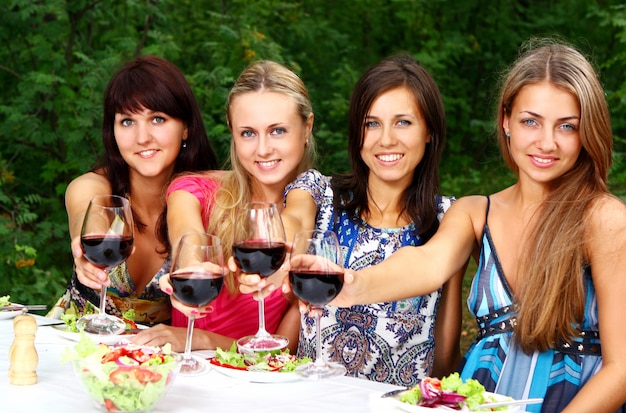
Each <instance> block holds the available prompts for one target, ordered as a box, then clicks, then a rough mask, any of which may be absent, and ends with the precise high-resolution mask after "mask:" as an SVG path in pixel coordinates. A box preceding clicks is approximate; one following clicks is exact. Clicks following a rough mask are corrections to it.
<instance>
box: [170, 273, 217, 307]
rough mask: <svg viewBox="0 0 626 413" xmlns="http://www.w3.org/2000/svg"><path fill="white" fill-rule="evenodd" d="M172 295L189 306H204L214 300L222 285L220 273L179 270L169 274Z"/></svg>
mask: <svg viewBox="0 0 626 413" xmlns="http://www.w3.org/2000/svg"><path fill="white" fill-rule="evenodd" d="M170 280H171V281H172V287H173V290H174V292H173V293H174V297H176V298H177V299H178V301H180V302H182V303H183V304H185V305H189V306H194V307H198V306H204V305H207V304H208V303H210V302H211V301H213V300H215V299H216V298H217V296H218V295H219V293H220V291H221V290H222V286H223V285H224V276H223V275H222V274H210V273H200V272H195V271H192V272H179V273H175V274H171V275H170Z"/></svg>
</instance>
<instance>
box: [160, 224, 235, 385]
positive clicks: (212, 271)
mask: <svg viewBox="0 0 626 413" xmlns="http://www.w3.org/2000/svg"><path fill="white" fill-rule="evenodd" d="M170 282H171V284H172V290H173V294H174V297H176V299H177V300H178V301H180V302H181V303H183V304H185V305H187V306H191V307H204V306H205V305H207V304H209V303H210V302H211V301H213V300H215V298H217V296H218V295H219V293H220V291H221V290H222V286H223V285H224V258H223V254H222V246H221V242H220V239H219V238H218V237H216V236H214V235H209V234H205V233H202V232H190V233H187V234H184V235H183V236H182V237H181V239H180V241H179V243H178V246H177V248H176V251H175V253H174V256H173V258H172V267H171V269H170ZM195 319H196V317H195V315H194V314H190V315H189V316H188V321H187V337H186V339H185V352H184V353H183V362H182V365H181V368H180V373H181V374H197V373H201V372H203V371H204V370H205V369H206V365H205V363H204V362H203V361H199V360H198V359H197V358H195V357H192V355H191V343H192V338H193V327H194V322H195Z"/></svg>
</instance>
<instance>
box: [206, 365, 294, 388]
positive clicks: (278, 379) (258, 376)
mask: <svg viewBox="0 0 626 413" xmlns="http://www.w3.org/2000/svg"><path fill="white" fill-rule="evenodd" d="M209 364H210V366H211V368H212V369H215V370H216V371H218V372H220V373H222V374H223V375H225V376H229V377H232V378H235V379H239V380H243V381H250V382H253V383H287V382H290V381H297V380H301V379H302V376H300V375H299V374H297V373H294V372H289V373H286V372H285V373H281V372H278V371H250V370H240V369H236V368H232V367H225V366H220V365H218V364H213V363H212V362H211V360H209Z"/></svg>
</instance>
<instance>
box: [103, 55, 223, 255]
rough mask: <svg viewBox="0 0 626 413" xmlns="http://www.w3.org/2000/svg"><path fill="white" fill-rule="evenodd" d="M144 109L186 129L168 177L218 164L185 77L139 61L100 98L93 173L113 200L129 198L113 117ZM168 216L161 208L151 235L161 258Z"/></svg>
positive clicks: (149, 60) (159, 61)
mask: <svg viewBox="0 0 626 413" xmlns="http://www.w3.org/2000/svg"><path fill="white" fill-rule="evenodd" d="M143 108H145V109H150V110H152V111H155V112H163V113H165V114H167V115H168V116H171V117H173V118H176V119H180V120H181V121H183V123H184V124H185V126H186V127H187V130H188V135H187V140H186V141H185V146H186V147H185V148H181V150H180V152H179V153H178V156H177V157H176V162H175V164H174V171H173V174H172V175H174V174H177V173H181V172H188V171H203V170H207V169H216V168H217V166H218V163H217V159H216V157H215V153H214V152H213V149H212V148H211V145H210V144H209V140H208V138H207V134H206V130H205V127H204V121H203V120H202V112H201V111H200V107H199V106H198V103H197V101H196V98H195V96H194V94H193V92H192V90H191V87H190V86H189V83H187V80H186V79H185V76H184V75H183V73H182V72H181V71H180V70H179V69H178V68H177V67H176V66H175V65H174V64H173V63H171V62H169V61H167V60H165V59H163V58H161V57H157V56H143V57H139V58H136V59H134V60H132V61H130V62H128V63H126V64H125V65H124V67H122V68H121V69H120V70H119V71H118V72H117V73H115V75H113V77H112V78H111V80H110V81H109V84H108V86H107V88H106V91H105V92H104V116H103V122H102V142H103V144H104V154H103V155H102V157H101V158H100V159H99V161H98V162H97V163H96V165H95V167H94V170H98V169H100V168H102V169H104V171H105V173H106V177H107V179H108V181H109V183H110V184H111V191H112V193H113V195H120V196H127V195H132V188H130V174H129V170H128V164H127V163H126V162H125V161H124V158H122V155H121V154H120V150H119V148H118V146H117V142H116V140H115V134H114V125H115V114H116V113H120V112H127V113H134V112H139V111H141V110H142V109H143ZM166 210H167V207H166V206H165V205H164V206H163V211H162V213H161V214H160V216H159V221H158V222H157V224H156V231H155V232H156V237H157V239H158V240H159V241H160V242H161V243H162V244H163V245H164V251H163V252H167V251H168V250H169V240H168V236H167V225H166V214H167V211H166ZM133 217H134V218H135V225H136V227H137V230H139V231H140V232H143V230H144V228H145V224H143V223H142V222H141V220H140V219H139V217H138V216H137V215H136V214H135V212H134V211H133ZM159 252H161V251H159Z"/></svg>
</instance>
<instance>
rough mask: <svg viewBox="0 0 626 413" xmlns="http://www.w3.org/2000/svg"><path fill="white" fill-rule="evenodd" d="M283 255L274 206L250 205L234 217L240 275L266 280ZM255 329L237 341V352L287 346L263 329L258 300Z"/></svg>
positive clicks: (262, 311)
mask: <svg viewBox="0 0 626 413" xmlns="http://www.w3.org/2000/svg"><path fill="white" fill-rule="evenodd" d="M285 255H286V246H285V229H284V228H283V222H282V220H281V219H280V214H279V213H278V208H277V207H276V204H273V203H270V202H251V203H249V204H247V205H245V206H244V207H243V208H241V209H240V210H239V211H238V213H237V216H236V217H235V238H234V244H233V257H234V259H235V261H236V262H237V265H238V266H239V268H241V271H242V272H244V273H252V274H259V275H260V276H261V277H268V276H270V275H271V274H273V273H274V272H276V270H278V269H279V268H280V266H281V265H283V262H284V261H285ZM258 303H259V329H258V331H257V332H256V334H255V335H253V336H246V337H243V338H240V339H239V340H238V341H237V347H238V348H239V350H240V351H241V352H244V353H245V352H255V351H270V350H279V349H282V348H285V347H287V344H289V339H288V338H287V337H284V336H281V335H277V334H270V333H268V332H267V330H266V329H265V304H264V301H263V298H259V300H258Z"/></svg>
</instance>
